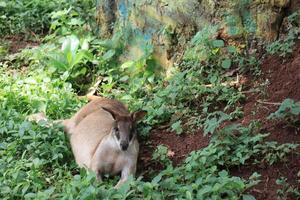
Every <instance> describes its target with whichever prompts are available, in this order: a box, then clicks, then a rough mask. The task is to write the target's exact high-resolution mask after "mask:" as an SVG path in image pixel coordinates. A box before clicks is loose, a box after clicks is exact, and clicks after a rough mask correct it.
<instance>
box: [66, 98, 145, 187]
mask: <svg viewBox="0 0 300 200" xmlns="http://www.w3.org/2000/svg"><path fill="white" fill-rule="evenodd" d="M145 114H146V112H145V111H138V112H133V113H130V112H129V111H128V109H127V108H126V107H125V106H124V104H122V103H121V102H119V101H117V100H113V99H106V98H94V99H92V101H91V102H89V103H88V104H86V105H85V106H83V107H82V108H81V109H80V110H79V111H78V112H77V113H76V114H75V115H74V116H73V117H72V118H70V119H66V120H63V121H62V124H63V126H64V129H65V131H66V132H67V133H68V134H69V135H70V142H71V147H72V151H73V154H74V156H75V159H76V162H77V164H78V165H79V166H80V167H85V168H87V169H90V170H92V171H94V172H95V173H96V176H97V179H98V180H100V181H101V176H102V175H103V174H112V175H115V174H118V173H120V172H121V179H120V180H119V182H118V183H117V185H116V186H115V188H118V187H119V186H120V185H121V184H122V183H124V182H125V181H126V180H127V178H128V177H129V176H130V175H135V171H136V164H137V157H138V152H139V143H138V140H137V136H136V134H137V133H136V123H137V122H138V121H139V120H141V119H142V118H143V117H144V116H145Z"/></svg>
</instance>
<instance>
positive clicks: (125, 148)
mask: <svg viewBox="0 0 300 200" xmlns="http://www.w3.org/2000/svg"><path fill="white" fill-rule="evenodd" d="M120 145H121V148H122V150H123V151H126V150H127V148H128V142H126V141H122V142H121V143H120Z"/></svg>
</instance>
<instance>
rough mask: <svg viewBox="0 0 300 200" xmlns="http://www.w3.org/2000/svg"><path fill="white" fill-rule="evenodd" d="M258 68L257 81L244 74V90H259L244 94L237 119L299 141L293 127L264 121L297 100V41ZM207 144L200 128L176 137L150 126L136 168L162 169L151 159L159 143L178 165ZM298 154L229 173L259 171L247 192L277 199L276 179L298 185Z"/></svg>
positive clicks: (272, 134) (273, 136) (299, 62)
mask: <svg viewBox="0 0 300 200" xmlns="http://www.w3.org/2000/svg"><path fill="white" fill-rule="evenodd" d="M261 69H262V72H263V75H262V78H261V79H260V80H256V79H254V78H253V77H251V76H249V77H247V83H246V87H245V90H249V91H250V90H251V89H253V88H256V89H257V88H258V89H260V91H257V92H249V93H247V95H246V101H245V103H244V106H243V110H244V117H243V119H241V120H239V122H241V123H242V124H244V125H247V124H249V123H250V122H251V121H252V120H259V121H260V122H261V123H262V131H263V132H265V133H270V135H269V136H268V138H267V140H269V141H277V142H279V143H298V144H300V133H299V131H298V130H297V129H295V128H292V127H288V126H287V125H286V124H285V123H284V122H280V121H270V120H267V117H268V116H269V115H270V114H271V113H273V112H275V111H276V110H277V109H278V107H279V106H278V103H281V102H282V101H283V100H284V99H286V98H292V99H294V100H295V101H299V100H300V43H298V44H297V45H296V47H295V49H294V52H293V54H292V55H291V56H290V57H288V58H285V59H283V58H280V57H278V56H269V57H267V58H265V59H264V61H263V63H262V65H261ZM208 143H209V137H203V133H202V132H201V131H197V132H196V133H195V134H183V135H180V136H178V135H176V134H175V133H172V132H169V131H167V130H159V129H154V130H152V132H151V134H150V138H149V139H148V140H147V141H142V144H141V148H140V156H139V159H140V161H139V167H140V169H143V171H144V170H155V171H156V170H161V169H162V166H161V165H160V164H159V163H157V162H155V161H153V160H152V159H151V157H152V153H153V151H154V150H155V148H156V147H157V146H158V145H160V144H163V145H166V146H167V147H168V148H169V150H170V151H171V152H172V156H170V159H171V160H172V161H173V163H174V164H175V165H178V164H180V163H181V162H182V161H183V160H184V159H185V157H186V156H187V155H188V154H189V153H190V152H191V151H194V150H198V149H201V148H203V147H206V146H207V145H208ZM299 153H300V152H299V151H298V152H296V153H294V154H292V155H290V156H289V157H288V159H287V161H285V162H279V163H275V164H273V165H272V166H268V165H264V164H261V165H253V166H241V167H238V168H234V169H231V173H232V174H233V175H235V176H240V177H243V178H246V179H247V178H249V176H250V175H252V174H253V173H254V172H257V173H260V174H261V180H262V182H261V183H259V184H258V185H257V186H255V187H253V188H252V189H251V190H250V193H252V194H253V195H254V196H255V197H256V198H257V199H264V200H274V199H277V190H278V189H279V188H280V186H278V185H277V184H276V180H277V179H278V178H280V177H286V178H287V179H288V183H289V184H291V185H293V186H295V187H299V183H297V173H298V171H300V154H299ZM141 171H142V170H141ZM290 198H291V199H293V197H290Z"/></svg>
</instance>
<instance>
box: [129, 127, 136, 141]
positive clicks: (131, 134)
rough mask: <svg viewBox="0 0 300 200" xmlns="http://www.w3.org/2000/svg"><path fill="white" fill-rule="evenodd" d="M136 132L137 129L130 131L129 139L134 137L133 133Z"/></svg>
mask: <svg viewBox="0 0 300 200" xmlns="http://www.w3.org/2000/svg"><path fill="white" fill-rule="evenodd" d="M134 134H135V129H133V130H131V131H130V133H129V140H131V139H132V138H133V135H134Z"/></svg>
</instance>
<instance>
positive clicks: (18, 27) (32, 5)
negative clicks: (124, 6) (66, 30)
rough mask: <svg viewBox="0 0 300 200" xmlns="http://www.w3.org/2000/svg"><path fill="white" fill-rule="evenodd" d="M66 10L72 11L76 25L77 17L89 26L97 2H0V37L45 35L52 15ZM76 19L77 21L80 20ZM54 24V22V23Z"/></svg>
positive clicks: (76, 0)
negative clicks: (7, 35)
mask: <svg viewBox="0 0 300 200" xmlns="http://www.w3.org/2000/svg"><path fill="white" fill-rule="evenodd" d="M64 9H66V10H67V9H71V10H72V13H71V14H72V15H71V16H72V18H73V21H69V22H67V23H68V24H72V22H73V24H74V19H75V17H74V16H75V15H76V17H78V18H79V16H80V19H83V21H84V22H86V23H87V24H88V23H90V22H91V18H92V17H93V10H95V2H94V1H92V0H88V1H86V0H84V1H82V0H72V1H69V0H53V1H51V2H47V1H41V0H23V1H3V0H1V1H0V35H6V34H26V35H32V36H35V34H45V33H47V32H48V30H49V28H50V24H51V13H52V12H58V11H61V10H64ZM78 18H76V19H78ZM53 23H54V22H53Z"/></svg>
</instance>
